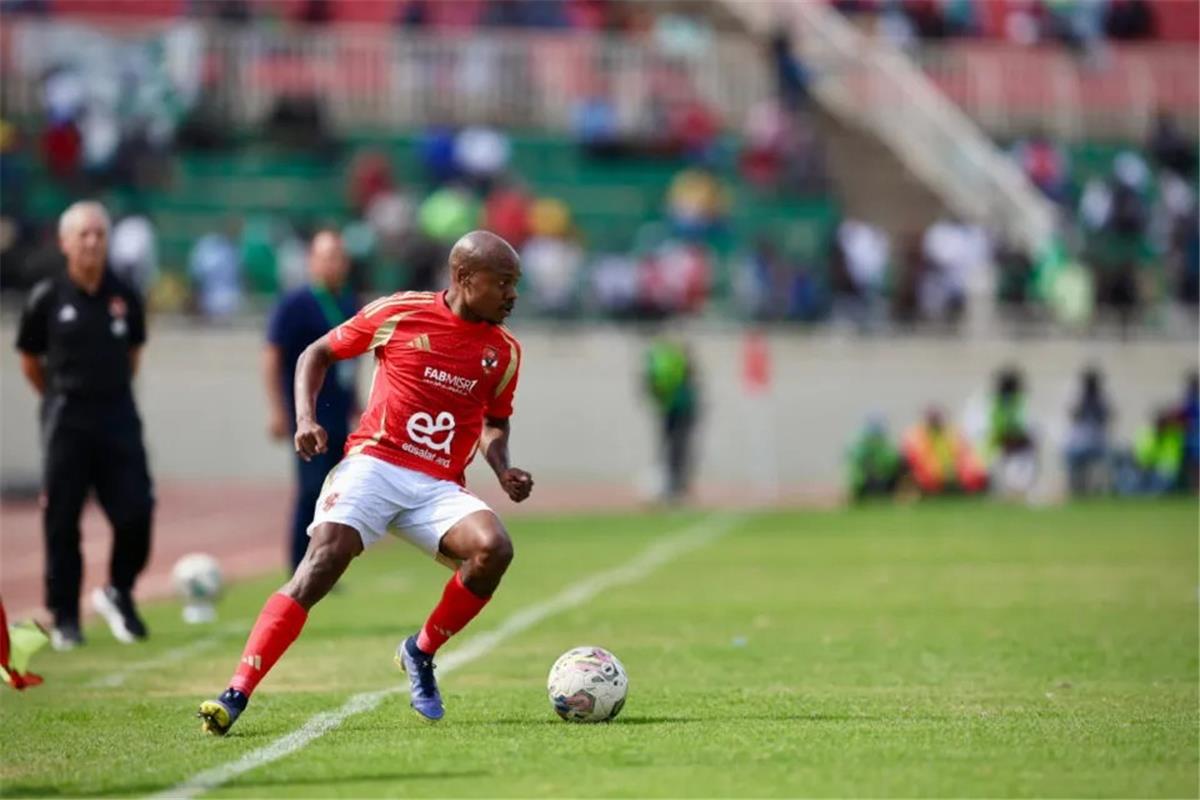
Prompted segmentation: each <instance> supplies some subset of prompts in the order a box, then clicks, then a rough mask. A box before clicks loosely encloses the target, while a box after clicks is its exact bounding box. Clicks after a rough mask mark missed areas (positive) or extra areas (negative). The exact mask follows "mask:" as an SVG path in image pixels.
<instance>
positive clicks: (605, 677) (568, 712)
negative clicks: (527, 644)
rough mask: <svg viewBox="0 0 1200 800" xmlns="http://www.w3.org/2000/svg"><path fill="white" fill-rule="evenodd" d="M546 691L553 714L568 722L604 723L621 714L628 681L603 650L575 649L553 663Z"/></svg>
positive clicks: (598, 648)
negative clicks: (548, 693) (548, 694)
mask: <svg viewBox="0 0 1200 800" xmlns="http://www.w3.org/2000/svg"><path fill="white" fill-rule="evenodd" d="M546 688H547V690H548V691H549V692H550V704H551V705H553V706H554V711H555V713H557V714H558V715H559V716H560V717H562V718H563V719H565V720H567V721H568V722H607V721H608V720H610V719H612V718H613V717H615V716H616V715H617V714H619V713H621V708H622V707H624V705H625V695H626V694H627V693H628V692H629V678H628V677H627V676H626V674H625V667H624V666H622V664H621V662H620V661H618V660H617V657H616V656H614V655H613V654H612V653H610V652H608V651H607V650H605V649H604V648H603V647H576V648H574V649H572V650H568V651H567V652H565V653H563V654H562V655H561V656H559V657H558V660H557V661H555V662H554V666H553V667H551V668H550V678H549V680H548V681H547V685H546Z"/></svg>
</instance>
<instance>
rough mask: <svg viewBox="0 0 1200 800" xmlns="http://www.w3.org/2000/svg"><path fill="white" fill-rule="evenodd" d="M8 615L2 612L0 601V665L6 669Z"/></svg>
mask: <svg viewBox="0 0 1200 800" xmlns="http://www.w3.org/2000/svg"><path fill="white" fill-rule="evenodd" d="M8 648H9V643H8V616H7V615H6V614H5V613H4V603H3V602H0V667H4V668H5V669H8V656H9V652H8Z"/></svg>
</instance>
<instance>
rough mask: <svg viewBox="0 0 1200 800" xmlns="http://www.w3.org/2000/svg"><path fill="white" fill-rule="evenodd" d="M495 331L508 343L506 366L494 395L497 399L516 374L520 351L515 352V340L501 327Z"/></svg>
mask: <svg viewBox="0 0 1200 800" xmlns="http://www.w3.org/2000/svg"><path fill="white" fill-rule="evenodd" d="M496 330H498V331H500V335H501V336H503V337H504V340H505V341H506V342H508V366H507V367H506V368H505V370H504V375H503V376H502V377H501V378H500V382H499V383H497V384H496V394H495V395H494V396H495V397H499V396H500V393H501V392H503V391H504V389H505V387H507V386H508V382H509V381H511V380H512V379H513V376H514V375H516V374H517V366H518V365H519V363H520V361H521V357H520V356H519V355H518V353H519V352H520V351H518V350H517V340H516V339H515V338H513V336H512V334H510V333H509V332H508V331H506V330H504V328H502V327H497V329H496Z"/></svg>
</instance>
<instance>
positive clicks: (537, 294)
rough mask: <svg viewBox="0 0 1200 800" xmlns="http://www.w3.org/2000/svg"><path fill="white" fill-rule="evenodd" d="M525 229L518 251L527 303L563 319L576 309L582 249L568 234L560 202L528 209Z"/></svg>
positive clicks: (566, 214) (548, 201)
mask: <svg viewBox="0 0 1200 800" xmlns="http://www.w3.org/2000/svg"><path fill="white" fill-rule="evenodd" d="M529 230H530V233H531V236H530V237H529V238H528V239H527V241H526V242H525V244H524V246H523V247H521V249H520V252H521V266H522V268H523V271H524V274H525V278H526V280H527V281H528V282H529V289H530V293H529V294H530V300H531V301H532V302H533V304H534V307H535V308H537V309H538V311H540V312H542V313H543V314H547V315H550V316H553V317H561V318H567V317H569V316H571V315H572V314H573V313H575V312H576V311H577V310H578V303H577V294H578V292H577V289H578V284H579V276H580V273H581V272H582V271H583V248H582V247H580V245H579V242H578V241H577V240H576V239H575V236H574V234H573V232H572V228H571V212H570V210H569V209H568V208H567V206H566V204H565V203H563V202H562V201H561V200H554V199H551V198H542V199H540V200H538V201H536V202H535V203H534V204H533V206H532V207H531V208H530V209H529ZM514 246H515V245H514Z"/></svg>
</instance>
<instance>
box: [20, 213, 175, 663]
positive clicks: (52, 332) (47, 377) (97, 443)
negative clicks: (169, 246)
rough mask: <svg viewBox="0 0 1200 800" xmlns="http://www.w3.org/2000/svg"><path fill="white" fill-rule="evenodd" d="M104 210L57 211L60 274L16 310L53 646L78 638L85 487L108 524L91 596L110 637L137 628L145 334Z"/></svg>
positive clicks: (142, 546) (142, 553) (148, 504)
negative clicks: (102, 577)
mask: <svg viewBox="0 0 1200 800" xmlns="http://www.w3.org/2000/svg"><path fill="white" fill-rule="evenodd" d="M109 226H110V221H109V216H108V212H107V211H106V210H105V209H104V206H102V205H100V204H99V203H96V202H90V201H82V202H78V203H75V204H73V205H71V206H70V207H69V208H68V209H67V210H66V211H64V212H63V214H62V217H61V218H60V219H59V241H60V244H61V247H62V250H63V253H64V255H65V256H66V261H67V268H66V271H65V272H63V273H62V274H60V275H58V276H56V277H53V278H47V279H46V280H44V281H42V282H41V283H39V284H38V285H37V286H35V287H34V288H33V290H32V291H31V292H30V294H29V299H28V301H27V302H26V305H25V310H24V311H23V313H22V314H21V321H20V324H19V327H18V333H17V349H18V350H19V351H20V353H21V371H22V372H23V373H24V374H25V377H26V379H28V381H29V383H30V385H32V386H33V388H34V390H35V391H36V392H37V393H38V394H39V395H40V396H41V399H42V404H41V427H42V442H43V448H44V453H43V459H44V471H43V472H44V474H43V495H42V496H43V506H42V507H43V514H42V524H43V527H44V532H45V544H46V576H45V578H46V606H47V607H48V608H49V610H50V611H51V613H52V614H53V615H54V628H53V630H52V632H51V643H52V644H53V646H54V648H55V649H57V650H70V649H73V648H75V647H77V646H79V645H81V644H83V633H82V631H81V629H80V627H79V600H80V598H79V595H80V590H81V588H82V583H83V556H82V553H81V552H80V529H79V518H80V515H81V514H82V512H83V506H84V502H85V501H86V500H87V496H88V493H89V492H90V491H91V490H93V489H94V490H95V492H96V497H97V499H98V500H99V501H100V506H101V508H103V509H104V513H105V515H106V516H107V517H108V520H109V522H110V523H111V524H112V529H113V548H112V558H111V561H110V564H109V582H108V585H107V586H105V587H104V588H99V587H97V588H96V589H95V590H94V591H93V592H92V594H91V596H90V598H89V599H90V601H91V604H92V607H93V608H94V609H95V610H96V611H97V612H98V613H99V614H100V615H101V616H102V617H103V618H104V620H105V622H107V623H108V626H109V628H110V629H111V630H112V632H113V635H114V636H115V637H116V638H117V640H118V641H120V642H123V643H126V644H128V643H131V642H134V641H137V640H139V639H145V638H146V634H147V631H146V625H145V623H144V622H143V621H142V618H141V616H140V615H139V614H138V611H137V607H136V606H135V604H134V601H133V587H134V583H135V582H136V581H137V577H138V575H139V574H141V572H142V570H143V569H144V568H145V566H146V561H147V560H148V558H149V556H150V536H151V526H152V521H153V514H154V488H153V486H152V483H151V480H150V470H149V468H148V466H147V463H146V450H145V448H144V447H143V445H142V421H141V419H140V417H139V416H138V410H137V405H136V403H135V402H134V397H133V379H134V377H135V376H136V375H137V371H138V365H139V363H140V361H141V354H142V347H143V346H144V345H145V342H146V321H145V317H144V315H143V312H142V303H141V298H140V297H139V296H138V293H137V292H136V291H135V290H134V289H133V288H132V287H130V286H128V285H127V284H126V283H125V282H124V281H122V280H121V279H120V278H118V277H117V276H116V275H114V274H113V272H112V270H110V269H108V268H107V265H106V263H105V259H106V256H107V254H108V234H109Z"/></svg>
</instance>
